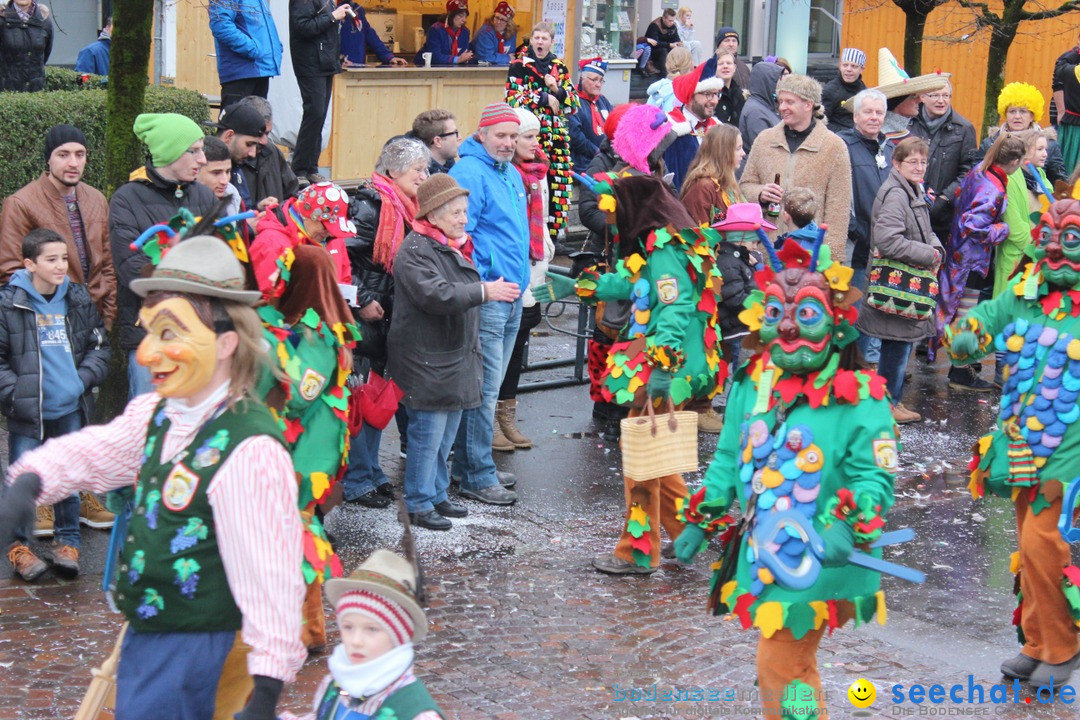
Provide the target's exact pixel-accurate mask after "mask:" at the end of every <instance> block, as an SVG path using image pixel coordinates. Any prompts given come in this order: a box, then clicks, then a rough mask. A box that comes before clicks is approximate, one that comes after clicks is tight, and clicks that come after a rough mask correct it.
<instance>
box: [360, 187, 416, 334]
mask: <svg viewBox="0 0 1080 720" xmlns="http://www.w3.org/2000/svg"><path fill="white" fill-rule="evenodd" d="M381 212H382V198H381V197H379V191H378V190H376V189H375V188H374V187H372V186H371V185H369V184H367V183H365V184H363V185H361V186H360V187H358V188H357V189H356V192H354V193H353V196H352V200H351V201H349V217H350V218H352V221H353V222H354V223H356V237H351V238H346V240H345V249H346V250H348V251H349V265H351V266H352V279H353V285H355V286H356V306H357V307H360V308H362V307H364V306H365V305H368V304H370V303H372V302H378V303H379V304H380V305H382V309H383V315H384V319H385V320H386V322H387V323H389V322H390V316H391V314H392V312H393V307H394V276H393V275H391V274H390V273H389V272H387V270H386V268H384V267H383V266H382V265H380V264H379V263H377V262H375V259H374V257H373V255H374V252H375V234H376V233H377V232H378V231H379V213H381ZM408 232H409V227H408V224H406V227H405V233H406V234H408Z"/></svg>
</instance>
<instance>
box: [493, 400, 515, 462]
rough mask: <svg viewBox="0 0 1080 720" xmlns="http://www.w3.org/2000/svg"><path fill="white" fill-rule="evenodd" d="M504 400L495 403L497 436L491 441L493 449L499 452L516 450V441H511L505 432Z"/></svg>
mask: <svg viewBox="0 0 1080 720" xmlns="http://www.w3.org/2000/svg"><path fill="white" fill-rule="evenodd" d="M504 402H505V401H503V400H498V401H496V403H495V436H494V438H492V441H491V449H492V450H497V451H499V452H514V443H512V442H510V439H509V438H508V437H506V435H505V434H503V424H502V417H503V413H504V412H505V410H504V408H503V405H504Z"/></svg>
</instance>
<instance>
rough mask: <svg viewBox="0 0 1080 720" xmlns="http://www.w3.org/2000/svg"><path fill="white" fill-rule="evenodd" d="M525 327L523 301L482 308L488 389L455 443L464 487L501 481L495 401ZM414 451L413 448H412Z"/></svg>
mask: <svg viewBox="0 0 1080 720" xmlns="http://www.w3.org/2000/svg"><path fill="white" fill-rule="evenodd" d="M519 325H521V298H518V299H517V300H515V301H514V302H512V303H505V302H489V303H484V304H483V305H481V306H480V353H481V354H482V355H483V360H484V387H483V391H482V399H481V403H480V407H478V408H473V409H472V410H465V411H463V412H462V413H461V425H460V427H459V428H458V434H457V441H456V442H455V443H454V476H455V477H460V478H461V487H463V488H466V489H468V490H482V489H484V488H486V487H491V486H492V485H495V484H496V483H498V482H499V480H498V478H497V477H496V476H495V461H494V460H492V459H491V441H492V440H493V439H494V437H495V402H496V401H497V400H498V397H499V387H500V386H501V385H502V381H503V376H504V375H506V368H507V366H508V365H509V364H510V356H511V355H512V354H513V352H514V340H515V339H517V331H518V326H519ZM409 452H412V448H411V447H410V448H409Z"/></svg>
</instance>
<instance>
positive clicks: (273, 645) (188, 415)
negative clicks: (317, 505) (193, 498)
mask: <svg viewBox="0 0 1080 720" xmlns="http://www.w3.org/2000/svg"><path fill="white" fill-rule="evenodd" d="M228 388H229V386H228V383H225V384H224V385H222V386H221V387H220V388H218V389H217V390H216V391H215V392H214V393H213V394H212V395H211V397H209V398H207V399H206V400H205V401H204V402H202V403H199V404H198V405H196V406H189V405H187V403H185V402H184V401H183V400H178V399H169V400H167V401H166V402H165V414H166V416H167V417H168V418H169V421H170V427H169V431H168V433H167V434H166V435H165V442H164V444H163V447H162V457H173V456H175V455H176V454H177V453H179V452H180V451H181V450H183V449H184V448H185V447H186V446H187V445H188V444H189V443H190V442H191V441H192V440H193V439H194V437H195V435H196V434H197V433H198V431H199V429H200V428H201V427H202V425H203V423H204V422H205V421H206V420H208V419H209V418H210V417H211V415H212V414H213V413H214V411H215V409H216V408H217V407H218V406H219V405H220V404H221V402H222V401H223V400H224V399H225V397H226V394H227V393H228ZM160 401H161V397H160V396H159V395H158V394H157V393H147V394H146V395H140V396H139V397H137V398H135V399H134V400H132V401H131V402H130V403H128V406H127V407H126V408H125V409H124V412H123V414H122V415H120V416H119V417H117V418H116V419H115V420H113V421H112V422H110V423H109V424H107V425H92V426H89V427H86V428H83V429H82V430H80V431H78V432H76V433H71V434H69V435H64V436H63V437H59V438H55V439H53V440H49V441H48V442H46V443H45V444H44V445H42V446H41V447H40V448H39V449H37V450H34V451H32V452H29V453H26V454H24V455H23V456H22V457H20V458H19V460H18V462H16V463H15V464H14V465H12V466H11V467H9V468H8V478H15V477H18V476H19V475H20V474H21V473H24V472H34V473H37V474H38V475H40V476H41V480H42V492H41V495H40V496H39V497H38V503H39V504H42V505H49V504H52V503H54V502H57V501H59V500H61V499H63V498H65V497H67V496H69V495H71V494H72V493H74V492H79V491H84V490H87V491H91V492H99V493H103V492H108V491H110V490H116V489H118V488H122V487H125V486H130V485H133V484H134V482H135V477H136V475H137V474H138V471H139V467H140V465H141V464H142V458H143V450H144V448H145V446H146V430H147V426H148V425H149V423H150V418H151V416H152V415H153V412H154V409H155V408H156V407H157V404H158V402H160ZM207 497H208V498H209V500H210V506H211V508H212V509H213V516H214V526H215V529H216V531H217V538H218V546H219V548H218V550H219V552H220V553H221V559H222V562H223V563H224V565H225V575H226V577H227V578H228V581H229V589H230V590H231V591H232V594H233V599H235V600H236V605H237V607H239V608H240V612H241V613H243V616H244V619H243V627H242V629H241V635H242V637H243V639H244V642H246V643H248V644H249V645H251V647H252V651H251V653H250V654H249V655H248V672H250V673H251V674H252V675H265V676H267V677H271V678H277V679H278V680H282V681H285V682H292V681H293V679H294V678H295V677H296V672H297V670H299V669H300V666H301V665H302V664H303V662H304V659H305V658H306V657H307V651H306V649H305V648H304V645H303V643H302V642H301V640H300V623H301V607H302V604H303V600H304V589H305V587H304V580H303V576H302V574H301V572H300V564H301V560H302V557H303V539H302V533H303V528H302V525H301V522H300V514H299V512H297V509H296V507H297V485H296V474H295V472H294V470H293V465H292V458H290V456H289V453H288V451H286V450H285V448H284V447H282V445H281V444H280V443H278V442H277V441H275V440H273V439H272V438H270V437H267V436H265V435H260V436H255V437H250V438H247V439H246V440H244V441H243V442H241V443H240V445H238V446H237V447H236V449H235V450H234V451H233V452H232V454H231V455H229V457H228V459H227V460H226V461H225V462H224V463H222V465H221V468H220V469H219V470H218V472H217V473H216V474H215V475H214V479H213V480H212V481H211V484H210V487H209V488H208V490H207Z"/></svg>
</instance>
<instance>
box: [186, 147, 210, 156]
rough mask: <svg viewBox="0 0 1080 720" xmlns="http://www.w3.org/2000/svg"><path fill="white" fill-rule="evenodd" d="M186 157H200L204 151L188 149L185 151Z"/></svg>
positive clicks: (201, 149)
mask: <svg viewBox="0 0 1080 720" xmlns="http://www.w3.org/2000/svg"><path fill="white" fill-rule="evenodd" d="M184 152H186V153H187V154H188V155H202V154H203V153H204V152H205V150H204V149H203V148H188V149H187V150H185V151H184Z"/></svg>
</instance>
